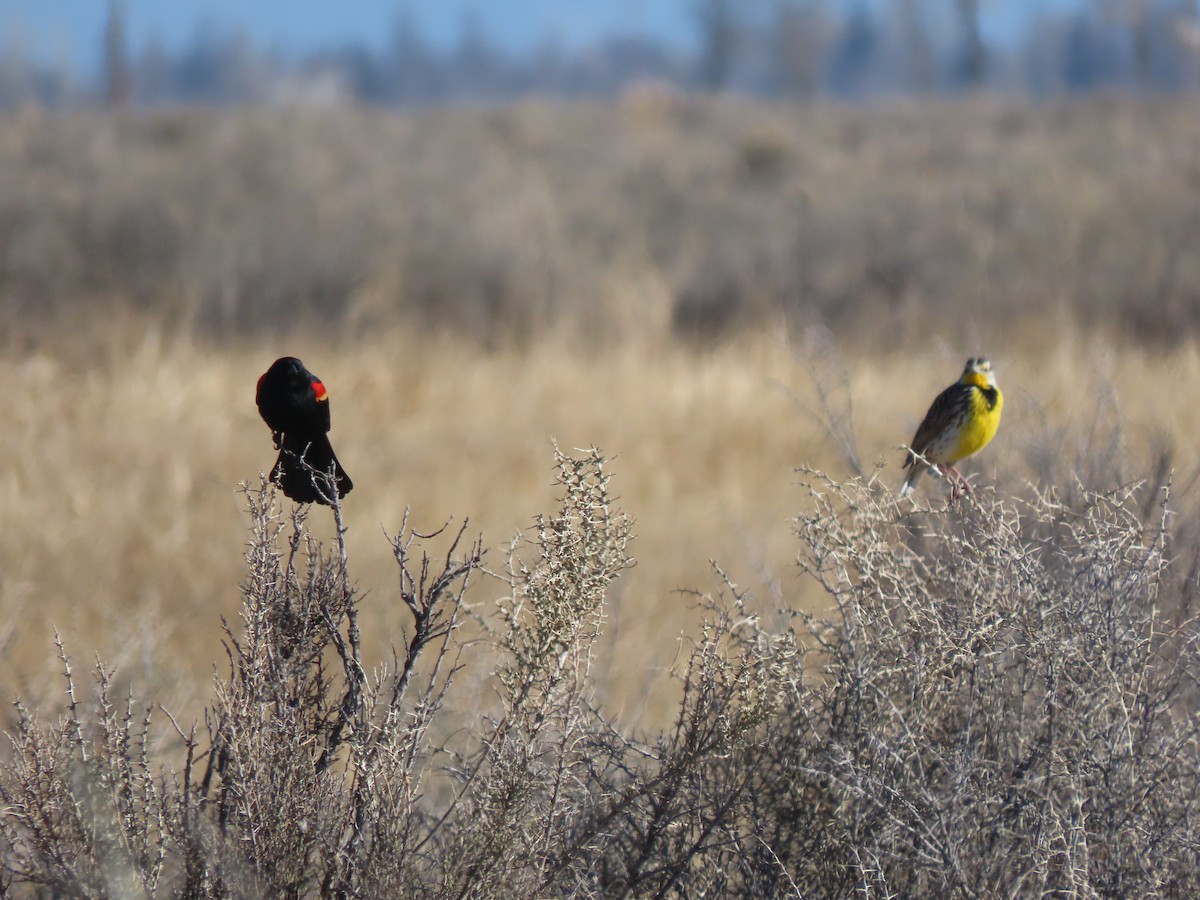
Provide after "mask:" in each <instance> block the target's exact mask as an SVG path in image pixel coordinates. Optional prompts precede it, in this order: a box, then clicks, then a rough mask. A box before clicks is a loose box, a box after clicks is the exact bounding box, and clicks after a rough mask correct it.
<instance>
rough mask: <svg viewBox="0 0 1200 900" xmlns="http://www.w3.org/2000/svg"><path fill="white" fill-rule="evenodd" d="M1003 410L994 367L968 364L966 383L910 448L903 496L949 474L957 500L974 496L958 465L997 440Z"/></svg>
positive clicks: (938, 407) (942, 402) (945, 395)
mask: <svg viewBox="0 0 1200 900" xmlns="http://www.w3.org/2000/svg"><path fill="white" fill-rule="evenodd" d="M1003 407H1004V396H1003V395H1002V394H1001V393H1000V388H998V387H997V386H996V376H995V375H993V374H992V363H991V361H990V360H989V359H987V358H986V357H983V356H976V357H972V358H971V359H968V360H967V365H966V367H965V368H964V369H963V373H962V377H961V378H959V379H958V381H956V382H955V383H954V384H952V385H950V387H948V388H946V389H945V390H944V391H942V392H941V393H940V394H938V396H937V399H936V400H934V401H933V405H932V406H930V407H929V412H927V413H925V418H924V419H923V420H922V421H921V425H920V427H918V428H917V433H916V434H915V435H913V439H912V442H911V443H910V444H909V445H908V447H909V449H908V457H907V458H906V459H905V460H904V468H905V469H907V470H908V477H907V478H905V479H904V484H902V485H901V486H900V496H901V497H907V496H908V495H909V494H911V493H912V492H913V488H914V487H915V486H916V483H917V479H918V478H920V477H921V474H922V473H923V472H924V471H925V470H926V469H929V470H931V471H932V472H933V473H934V474H935V475H937V476H938V477H941V474H942V469H943V468H944V469H945V470H946V474H947V475H948V476H949V478H950V498H951V499H954V498H956V497H957V496H958V495H959V494H960V493H963V492H969V491H970V489H971V488H970V485H969V484H967V480H966V479H965V478H964V477H963V475H962V473H961V472H959V471H958V469H956V468H955V467H954V464H955V463H956V462H958V461H959V460H962V459H966V458H967V457H968V456H972V455H974V454H976V453H978V452H979V451H980V450H982V449H983V448H984V447H986V446H987V445H988V442H989V441H991V439H992V438H993V437H995V435H996V429H997V428H998V427H999V426H1000V410H1001V409H1002V408H1003Z"/></svg>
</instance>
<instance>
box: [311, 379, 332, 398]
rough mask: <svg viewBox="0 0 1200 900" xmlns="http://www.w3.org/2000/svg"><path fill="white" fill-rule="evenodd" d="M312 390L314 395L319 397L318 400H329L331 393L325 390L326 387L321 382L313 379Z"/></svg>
mask: <svg viewBox="0 0 1200 900" xmlns="http://www.w3.org/2000/svg"><path fill="white" fill-rule="evenodd" d="M312 389H313V393H314V394H316V395H317V400H328V399H329V392H328V391H327V390H325V385H323V384H321V382H319V381H317V379H315V378H314V379H313V383H312Z"/></svg>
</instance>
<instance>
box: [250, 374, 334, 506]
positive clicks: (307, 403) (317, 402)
mask: <svg viewBox="0 0 1200 900" xmlns="http://www.w3.org/2000/svg"><path fill="white" fill-rule="evenodd" d="M255 401H256V402H257V404H258V412H259V414H260V415H261V416H262V417H263V421H264V422H266V423H267V425H268V426H270V428H271V434H272V435H273V436H274V438H275V446H276V447H278V448H279V459H277V460H276V461H275V467H274V468H273V469H271V480H272V481H277V482H279V486H280V487H282V488H283V492H284V493H285V494H286V495H287V496H289V497H291V498H292V499H293V500H295V501H297V502H298V503H324V504H326V505H329V504H330V503H331V501H332V498H333V490H332V488H333V486H334V485H331V484H330V481H329V473H330V470H331V467H332V469H333V470H334V472H335V473H336V474H335V483H336V487H337V496H338V497H339V498H341V497H344V496H346V495H347V494H348V493H350V490H351V489H352V488H353V487H354V482H353V481H351V480H350V476H349V475H347V474H346V470H345V469H343V468H342V464H341V463H340V462H338V458H337V456H336V455H334V452H333V446H332V445H331V444H330V443H329V438H328V437H327V434H328V432H329V392H328V391H327V390H325V385H324V384H322V383H321V379H319V378H317V376H316V375H314V374H313V373H312V372H310V371H308V369H306V368H304V363H302V362H300V360H298V359H296V357H294V356H284V357H282V358H280V359H277V360H275V362H274V363H272V364H271V368H269V369H267V371H266V372H265V373H264V374H263V376H262V377H261V378H259V379H258V390H257V391H256V392H255Z"/></svg>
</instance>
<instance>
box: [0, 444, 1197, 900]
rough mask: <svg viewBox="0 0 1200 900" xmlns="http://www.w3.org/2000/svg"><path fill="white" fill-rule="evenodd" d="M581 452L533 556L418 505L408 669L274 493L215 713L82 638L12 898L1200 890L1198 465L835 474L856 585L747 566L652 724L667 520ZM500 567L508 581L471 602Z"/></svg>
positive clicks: (834, 576)
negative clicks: (1184, 551)
mask: <svg viewBox="0 0 1200 900" xmlns="http://www.w3.org/2000/svg"><path fill="white" fill-rule="evenodd" d="M556 466H557V483H558V485H559V486H560V492H561V504H560V506H559V508H558V509H557V510H555V511H554V512H553V513H552V514H547V515H544V516H540V517H538V518H537V519H536V520H535V527H534V530H533V532H532V534H530V535H529V536H526V537H521V538H519V539H518V540H517V541H515V542H513V544H511V545H510V546H509V547H508V548H507V549H506V551H505V557H504V564H503V565H502V566H500V567H499V568H498V570H497V571H490V570H489V569H488V568H486V566H485V563H486V559H487V556H486V554H485V552H484V549H483V543H482V541H481V540H479V539H476V540H473V541H469V540H468V532H467V526H466V524H465V523H464V524H463V525H461V526H460V527H459V528H457V529H451V530H442V531H439V532H437V533H434V534H428V535H427V534H421V533H419V532H418V531H417V530H416V529H414V528H413V527H412V526H411V525H410V524H409V522H408V519H407V517H406V519H405V521H404V523H403V524H402V527H401V530H400V532H399V533H398V534H397V535H396V537H395V538H394V539H393V551H394V554H395V557H396V561H397V565H398V568H399V573H400V588H399V602H402V603H403V604H404V605H405V606H406V607H407V609H408V610H409V612H410V613H411V618H412V622H411V627H410V628H409V630H408V632H407V633H406V635H405V636H404V642H403V644H402V645H401V646H400V647H399V648H398V649H397V650H396V653H395V657H394V659H392V660H390V661H385V662H378V663H376V662H369V661H368V660H365V659H364V658H363V655H362V650H361V643H360V636H361V630H362V629H363V628H364V627H367V625H366V623H363V622H360V618H359V598H358V597H357V595H356V593H355V590H354V586H353V581H352V579H351V577H350V574H349V569H348V561H347V558H346V552H345V547H344V545H343V544H342V543H341V542H340V541H339V542H338V543H337V545H336V546H335V547H333V548H326V547H322V546H320V545H319V544H317V543H316V542H315V541H313V540H312V539H311V538H310V537H309V535H308V532H307V530H306V526H305V513H304V512H302V511H296V512H292V513H290V514H287V513H283V512H281V511H280V509H279V508H278V507H277V505H276V504H275V495H274V490H273V489H272V488H271V487H270V486H269V485H263V486H262V487H261V488H258V489H255V490H249V491H247V499H248V502H249V504H250V509H251V512H252V514H253V529H252V534H251V540H250V542H249V545H248V553H247V577H246V580H245V582H244V590H243V605H242V612H241V621H240V622H239V623H237V624H236V625H234V624H232V623H231V624H229V625H227V640H226V652H227V659H226V665H224V666H223V667H222V671H221V673H220V674H219V675H218V676H217V677H216V679H215V681H214V687H213V693H212V699H211V702H210V704H209V706H208V710H207V714H206V718H205V722H204V724H203V726H200V725H195V726H183V725H180V724H178V723H176V722H175V721H174V720H173V719H171V718H170V716H169V713H167V711H165V710H163V711H161V712H160V711H159V709H158V708H157V707H156V706H155V704H154V703H153V702H152V701H150V702H146V701H138V700H135V699H134V698H133V697H132V696H128V697H120V698H118V697H116V696H114V689H113V687H112V673H111V672H110V671H108V670H107V669H106V668H105V667H104V666H103V665H101V664H97V666H96V668H95V673H94V690H93V691H92V697H91V699H90V700H85V699H84V698H83V697H82V696H81V686H80V685H79V683H78V681H77V678H76V675H75V672H74V669H73V665H72V662H71V659H70V657H69V655H68V654H67V653H66V651H65V649H63V648H62V647H61V646H60V648H59V652H60V655H61V658H62V663H63V669H64V674H65V677H66V681H67V685H68V691H69V704H68V705H67V707H66V708H65V709H64V710H63V711H62V713H61V714H60V715H58V716H56V717H54V716H51V717H47V716H46V715H44V714H41V713H39V712H36V711H33V710H30V709H27V708H25V707H24V706H23V705H21V704H18V705H17V707H16V719H15V724H14V725H13V727H12V728H11V729H10V731H9V733H8V736H9V740H10V744H11V753H10V754H9V756H8V757H7V758H6V760H5V761H4V763H3V766H2V767H0V802H2V803H3V808H2V809H0V840H2V854H0V870H2V871H3V879H4V880H3V888H4V890H5V892H6V893H7V892H16V891H18V890H20V891H29V892H43V893H48V894H49V893H56V894H61V895H70V896H85V897H130V896H146V897H151V896H153V897H158V896H187V897H246V896H292V897H300V896H321V897H384V896H416V895H420V896H440V897H504V896H510V897H530V896H562V897H592V896H618V897H629V896H637V897H643V896H659V897H663V896H679V897H684V896H687V897H691V896H701V895H704V896H719V895H732V896H756V897H774V896H805V897H849V896H860V895H866V896H1026V895H1034V894H1050V893H1055V894H1063V895H1067V894H1072V895H1084V896H1153V895H1163V896H1186V895H1192V894H1195V893H1197V892H1198V891H1200V874H1197V873H1198V872H1200V859H1198V858H1197V856H1198V850H1197V848H1198V839H1200V833H1198V827H1197V824H1196V823H1197V821H1198V819H1197V813H1198V812H1200V810H1198V808H1197V804H1198V801H1197V787H1198V786H1200V782H1198V778H1197V776H1198V774H1200V752H1198V751H1200V746H1198V744H1200V740H1198V738H1200V729H1198V725H1200V717H1198V715H1197V692H1196V687H1195V685H1196V676H1197V674H1198V673H1200V652H1198V647H1197V641H1196V629H1195V623H1194V621H1193V620H1192V619H1191V618H1190V615H1189V614H1188V612H1187V608H1186V605H1185V604H1181V603H1180V602H1178V585H1179V581H1178V579H1173V578H1171V577H1169V575H1168V573H1169V572H1170V567H1171V566H1172V565H1173V561H1172V559H1171V555H1172V552H1173V550H1172V548H1173V537H1172V529H1173V525H1172V518H1171V515H1170V512H1169V504H1168V491H1167V489H1165V488H1164V489H1162V490H1161V492H1160V493H1159V494H1158V495H1157V499H1156V501H1155V502H1150V500H1148V497H1150V499H1151V500H1154V497H1155V495H1154V492H1153V491H1152V490H1151V488H1149V487H1146V486H1132V487H1127V488H1123V489H1120V490H1116V491H1112V492H1109V493H1095V492H1088V491H1085V490H1082V489H1080V490H1078V491H1076V492H1074V494H1073V495H1072V497H1071V499H1070V501H1069V502H1067V501H1065V500H1062V499H1060V498H1058V497H1057V496H1055V494H1054V493H1053V492H1045V491H1038V490H1035V489H1033V488H1028V489H1026V490H1025V491H1024V492H1023V493H1021V494H1020V495H1019V496H1007V495H1002V494H999V493H997V492H995V491H994V490H990V489H984V488H979V489H977V490H976V491H975V493H974V495H973V499H972V500H971V501H969V502H967V501H963V502H960V503H958V504H956V505H954V506H949V507H947V506H943V505H936V506H934V507H932V508H930V507H923V506H913V505H911V504H908V503H903V504H899V503H897V501H896V499H895V497H894V495H893V494H892V492H891V490H889V489H885V488H883V487H881V485H880V483H879V480H877V478H876V476H873V475H867V476H864V477H858V478H855V479H853V480H851V481H848V482H842V483H839V482H837V481H834V480H833V479H831V478H829V477H827V476H825V475H822V474H820V473H817V472H804V473H803V474H802V483H803V485H804V487H805V490H804V491H803V492H802V495H801V496H800V497H799V498H798V504H799V505H800V506H801V508H802V510H803V511H802V512H801V514H800V515H798V516H797V518H796V519H795V523H794V524H795V534H796V539H797V543H798V562H799V570H800V572H801V573H802V574H803V576H804V577H805V578H810V579H814V580H815V581H816V582H817V583H818V584H819V585H820V586H821V587H822V588H823V589H824V591H825V592H826V594H827V596H828V599H829V601H830V602H829V611H828V612H827V613H824V614H818V615H813V614H801V613H798V612H795V611H794V610H792V609H789V608H787V606H786V604H785V606H784V608H780V609H766V608H763V607H762V605H761V604H760V603H758V602H757V601H756V600H755V598H753V597H750V596H748V595H747V594H746V593H745V592H743V591H742V590H740V589H739V588H738V587H737V585H736V583H735V580H734V578H733V577H732V576H731V575H729V574H728V573H726V572H724V571H723V570H721V569H720V568H716V569H715V578H716V588H715V589H714V591H712V592H711V593H708V594H700V593H696V594H694V599H695V602H696V603H697V604H698V605H699V606H700V607H701V609H702V611H703V613H704V619H705V624H704V626H703V627H702V628H701V630H700V631H699V633H698V634H696V635H695V636H694V638H693V639H692V641H691V643H690V649H689V651H688V652H687V653H686V654H685V655H684V658H683V659H682V660H681V662H680V665H679V666H678V671H677V675H678V682H677V683H678V687H679V696H678V711H677V717H676V721H675V723H674V724H673V726H672V727H670V728H667V729H665V730H663V731H661V732H660V733H655V734H645V733H642V729H639V727H638V724H637V723H636V722H622V721H620V720H618V719H615V718H614V717H612V716H611V715H608V714H606V712H605V710H604V709H603V706H602V704H601V702H600V694H599V692H598V690H597V688H596V678H597V674H596V673H595V672H594V671H593V664H594V660H593V649H594V645H595V642H596V640H597V638H598V637H599V635H600V634H601V633H602V631H603V628H604V625H605V608H606V602H607V598H608V593H609V589H610V586H611V585H612V583H613V581H614V579H616V578H618V577H619V576H620V574H621V572H622V571H623V570H624V569H626V568H627V567H628V566H630V565H631V564H632V563H633V557H632V540H633V533H632V522H631V520H630V519H629V517H628V516H627V515H626V514H625V513H624V512H623V511H621V510H620V509H618V508H617V507H616V506H615V505H614V502H613V499H612V495H611V493H610V478H611V475H610V473H609V472H608V470H607V467H606V461H605V459H604V457H603V456H602V454H600V453H599V451H595V450H591V451H586V452H581V453H579V454H578V455H575V456H571V455H565V454H561V453H556ZM439 541H440V542H441V545H442V549H441V550H440V551H439V553H438V555H437V556H434V555H433V554H432V551H431V550H430V549H429V548H430V547H431V546H433V544H435V543H437V542H439ZM480 578H485V579H490V583H494V584H496V585H498V586H500V588H501V590H500V594H501V599H500V601H499V602H498V604H497V605H496V608H495V609H494V610H493V611H491V612H488V611H486V610H482V609H472V608H469V607H468V606H467V604H466V602H465V599H464V591H465V590H466V588H467V585H468V584H469V583H470V582H472V581H474V580H478V579H480ZM621 664H622V665H629V666H635V665H637V664H638V661H637V660H636V659H627V660H622V662H621ZM478 685H485V689H484V690H483V691H480V690H478V689H476V687H477V686H478ZM156 723H157V724H156ZM163 723H165V724H166V727H165V728H164V727H160V726H161V725H162V724H163Z"/></svg>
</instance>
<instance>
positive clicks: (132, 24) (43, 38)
mask: <svg viewBox="0 0 1200 900" xmlns="http://www.w3.org/2000/svg"><path fill="white" fill-rule="evenodd" d="M830 2H831V3H836V2H838V0H830ZM840 2H841V5H843V6H850V5H853V4H854V3H856V2H864V0H840ZM865 2H868V3H870V5H873V6H876V7H880V6H881V5H884V4H886V3H887V2H888V0H865ZM942 2H943V5H944V6H945V7H946V8H947V11H949V10H950V9H951V8H952V0H942ZM1082 2H1084V0H986V2H985V3H984V4H983V8H984V16H985V23H984V24H985V28H986V29H987V31H988V33H989V35H990V36H991V38H992V39H999V40H1010V39H1012V38H1014V37H1015V36H1017V35H1019V34H1020V33H1021V31H1022V29H1023V28H1024V27H1025V26H1026V23H1027V22H1028V21H1029V19H1030V14H1031V12H1032V11H1035V10H1037V11H1040V12H1042V13H1045V12H1047V11H1050V10H1053V9H1070V8H1072V7H1077V6H1079V5H1080V4H1081V3H1082ZM401 6H406V7H407V8H408V9H409V10H410V11H411V13H412V15H413V17H414V19H416V20H417V22H418V23H419V25H420V26H421V29H422V31H423V32H424V33H425V34H426V35H427V36H429V37H430V38H431V39H433V40H436V41H440V42H441V41H444V42H451V41H453V40H454V39H455V38H456V36H457V35H458V33H459V30H460V27H461V24H462V22H463V19H464V17H465V16H466V15H467V14H468V11H470V13H471V14H472V15H475V16H477V17H478V19H479V20H480V22H481V24H482V25H483V26H484V28H485V30H486V32H487V33H488V34H489V35H491V36H492V37H493V38H494V39H495V40H497V41H499V42H501V43H502V44H504V45H506V46H509V47H514V48H519V47H523V46H530V45H534V44H537V43H538V42H540V41H542V40H543V39H545V38H547V37H553V38H554V39H556V40H560V41H564V42H566V43H568V44H581V43H588V42H591V41H593V40H595V39H596V38H598V37H601V36H603V35H605V34H610V33H616V32H619V33H622V34H631V33H636V34H646V35H650V36H653V37H657V38H661V39H665V40H667V41H670V42H672V43H675V44H678V45H689V44H691V43H692V40H693V28H692V23H691V20H690V14H689V11H690V9H691V8H692V0H407V2H401V0H349V2H347V0H341V2H335V0H253V2H247V0H125V7H126V13H127V21H128V32H129V40H130V45H131V46H132V47H133V48H134V49H137V48H140V47H142V46H144V45H145V43H146V42H147V41H148V40H150V39H156V40H159V41H161V42H163V43H164V44H166V45H167V46H168V47H172V48H175V47H179V46H180V45H182V44H184V43H186V42H187V41H188V40H189V38H190V37H191V36H192V35H193V34H194V33H195V31H196V29H197V27H198V25H199V24H200V23H201V22H207V23H209V24H212V25H215V26H217V27H219V28H221V29H228V30H230V31H244V32H246V33H248V34H249V35H250V36H252V37H253V38H254V40H255V42H256V43H258V44H260V45H262V46H266V47H269V48H272V49H276V50H280V51H283V52H285V53H303V52H306V51H310V50H313V49H315V48H318V47H324V46H330V45H335V44H344V43H349V42H363V43H366V44H369V45H371V46H375V47H378V46H380V45H382V44H383V43H384V42H386V40H387V36H388V34H389V32H390V29H391V27H392V24H393V22H394V21H395V19H396V14H397V10H398V9H399V8H400V7H401ZM929 6H930V8H931V9H932V8H936V2H931V3H930V4H929ZM107 8H108V3H107V2H106V0H0V45H8V46H13V45H15V46H17V47H19V48H21V49H22V50H23V51H24V52H26V53H29V54H30V55H33V56H34V57H36V58H38V59H42V60H64V59H66V60H71V61H73V62H74V64H75V65H76V66H77V67H79V68H90V67H91V66H94V65H95V64H96V62H97V60H98V59H99V46H100V34H101V31H102V29H103V24H104V19H105V16H106V14H107Z"/></svg>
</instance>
